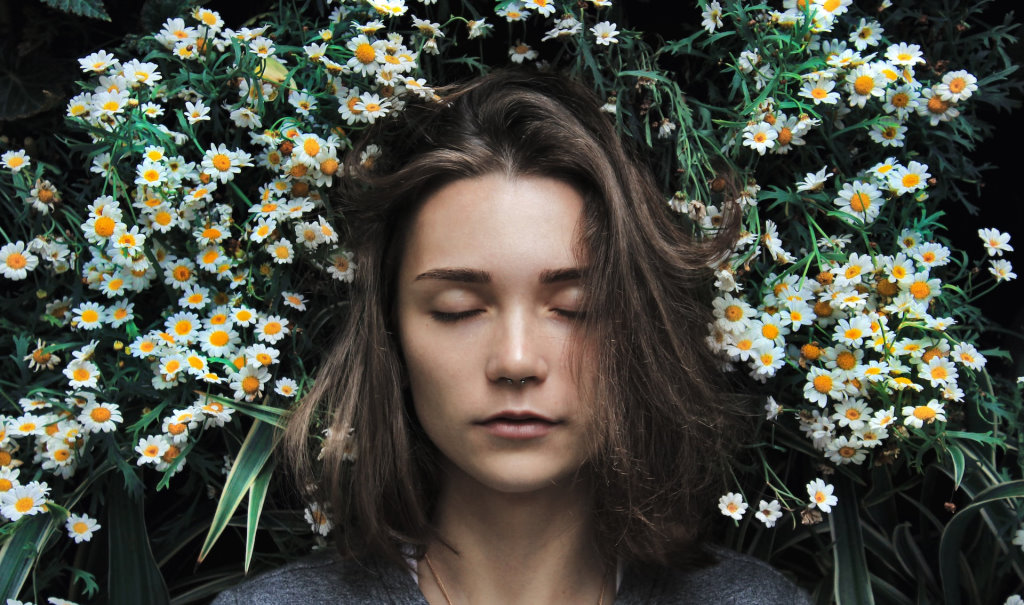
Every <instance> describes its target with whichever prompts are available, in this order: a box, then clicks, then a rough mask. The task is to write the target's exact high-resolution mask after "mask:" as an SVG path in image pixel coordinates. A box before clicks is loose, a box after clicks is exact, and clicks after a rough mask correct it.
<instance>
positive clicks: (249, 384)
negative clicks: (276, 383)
mask: <svg viewBox="0 0 1024 605" xmlns="http://www.w3.org/2000/svg"><path fill="white" fill-rule="evenodd" d="M259 389H260V381H259V379H258V378H256V377H255V376H246V377H245V378H243V379H242V390H243V391H245V392H246V393H248V394H250V395H251V394H253V393H255V392H256V391H258V390H259Z"/></svg>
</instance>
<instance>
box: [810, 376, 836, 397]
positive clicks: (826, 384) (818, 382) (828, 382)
mask: <svg viewBox="0 0 1024 605" xmlns="http://www.w3.org/2000/svg"><path fill="white" fill-rule="evenodd" d="M812 384H813V385H814V390H815V391H818V392H819V393H828V392H829V391H831V390H832V377H831V376H829V375H828V374H820V375H818V376H815V377H814V382H813V383H812Z"/></svg>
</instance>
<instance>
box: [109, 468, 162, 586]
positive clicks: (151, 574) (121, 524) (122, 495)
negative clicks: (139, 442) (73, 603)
mask: <svg viewBox="0 0 1024 605" xmlns="http://www.w3.org/2000/svg"><path fill="white" fill-rule="evenodd" d="M107 507H108V508H107V515H108V516H107V525H106V527H108V528H109V532H110V552H109V556H108V561H109V571H108V574H109V576H108V579H107V590H109V591H110V599H109V601H110V602H111V603H147V604H152V605H167V604H169V603H170V596H169V595H168V594H167V585H166V584H165V583H164V577H163V575H162V574H161V573H160V568H159V567H157V564H156V559H154V558H153V551H152V549H151V548H150V545H149V533H148V532H147V531H146V520H145V514H144V512H143V500H142V498H132V497H131V496H130V495H129V494H128V492H126V491H125V490H124V489H122V488H121V486H119V485H118V484H117V482H116V481H111V482H110V489H109V491H108V492H107Z"/></svg>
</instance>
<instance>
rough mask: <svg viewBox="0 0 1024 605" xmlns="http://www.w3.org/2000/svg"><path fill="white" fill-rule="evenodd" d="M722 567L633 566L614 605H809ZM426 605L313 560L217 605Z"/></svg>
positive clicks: (752, 573)
mask: <svg viewBox="0 0 1024 605" xmlns="http://www.w3.org/2000/svg"><path fill="white" fill-rule="evenodd" d="M715 553H716V554H717V555H718V559H719V561H718V563H717V564H715V565H712V566H711V567H707V568H704V569H699V570H695V571H690V572H679V571H674V570H671V569H665V568H661V567H651V566H640V565H630V566H627V567H626V569H625V572H624V575H623V577H622V583H621V585H620V586H619V592H618V594H617V595H616V597H615V603H616V605H640V604H652V605H657V604H663V605H669V604H672V605H677V604H678V605H682V604H698V603H700V604H704V603H708V604H716V605H717V604H732V603H734V604H736V605H809V602H808V601H807V597H806V596H805V595H804V594H803V592H802V591H800V590H799V589H798V588H797V587H796V586H794V585H793V584H792V583H791V582H790V581H789V580H787V579H786V578H785V577H783V576H782V574H780V573H779V572H778V571H776V570H774V569H773V568H772V567H771V566H769V565H768V564H767V563H764V562H763V561H760V560H759V559H755V558H753V557H748V556H746V555H741V554H739V553H735V552H732V551H728V550H718V549H716V550H715ZM321 603H323V604H326V603H335V604H339V605H363V604H366V605H370V604H373V605H383V604H388V605H427V601H426V600H425V599H424V598H423V595H422V594H420V590H419V587H418V586H417V585H416V582H415V581H414V580H413V578H412V575H411V574H410V573H409V571H408V570H406V569H398V568H395V567H391V566H384V565H377V564H363V563H357V562H354V561H340V560H339V558H338V555H337V553H335V552H333V551H331V552H325V553H319V554H316V555H312V556H309V557H306V558H304V559H301V560H299V561H296V562H294V563H290V564H288V565H285V566H284V567H281V568H278V569H275V570H273V571H270V572H268V573H266V574H263V575H261V576H258V577H256V578H252V579H250V580H247V581H245V582H243V583H242V584H239V585H238V586H236V587H234V588H231V589H229V590H226V591H224V592H223V593H221V594H220V595H219V596H218V597H217V598H216V600H214V602H213V605H243V604H245V605H250V604H251V605H291V604H294V605H315V604H321Z"/></svg>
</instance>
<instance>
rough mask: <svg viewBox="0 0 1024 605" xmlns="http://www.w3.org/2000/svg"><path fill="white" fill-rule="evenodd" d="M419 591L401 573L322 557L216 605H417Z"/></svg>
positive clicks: (269, 575) (250, 583)
mask: <svg viewBox="0 0 1024 605" xmlns="http://www.w3.org/2000/svg"><path fill="white" fill-rule="evenodd" d="M417 599H419V590H418V589H417V588H416V585H415V584H414V583H413V581H412V578H411V577H410V576H409V574H407V573H403V572H402V570H396V569H392V568H388V567H384V566H381V565H376V564H372V563H367V564H364V563H360V562H356V561H345V560H341V559H340V558H339V557H338V555H337V554H336V553H334V552H321V553H317V554H314V555H310V556H308V557H304V558H302V559H299V560H297V561H294V562H292V563H289V564H287V565H284V566H282V567H279V568H277V569H274V570H271V571H269V572H266V573H264V574H261V575H259V576H256V577H254V578H250V579H248V580H245V581H243V582H242V583H240V584H238V585H237V586H234V587H232V588H230V589H228V590H225V591H224V592H222V593H221V594H220V595H218V596H217V598H216V599H215V600H214V601H213V605H290V604H295V605H313V604H315V603H339V604H343V605H359V604H363V603H395V604H406V603H408V604H416V603H419V602H422V601H421V600H417Z"/></svg>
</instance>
